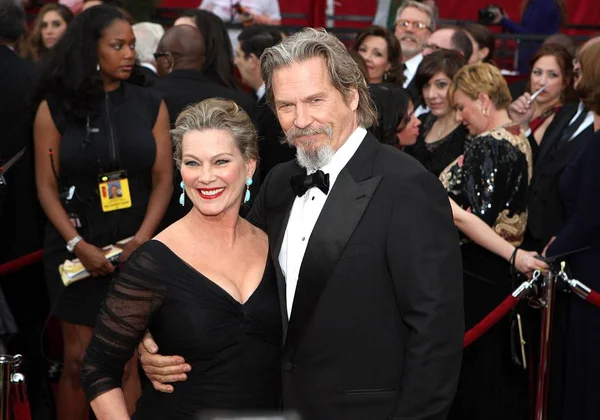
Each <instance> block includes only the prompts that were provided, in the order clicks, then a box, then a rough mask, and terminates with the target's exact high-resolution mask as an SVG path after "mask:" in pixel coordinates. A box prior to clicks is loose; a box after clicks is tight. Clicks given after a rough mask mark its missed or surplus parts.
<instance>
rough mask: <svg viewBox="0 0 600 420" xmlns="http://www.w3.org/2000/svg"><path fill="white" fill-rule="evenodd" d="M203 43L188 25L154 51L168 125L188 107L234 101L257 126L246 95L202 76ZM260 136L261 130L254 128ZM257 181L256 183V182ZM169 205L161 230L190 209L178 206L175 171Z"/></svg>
mask: <svg viewBox="0 0 600 420" xmlns="http://www.w3.org/2000/svg"><path fill="white" fill-rule="evenodd" d="M204 51H205V49H204V39H203V38H202V34H201V33H200V31H199V30H198V29H196V28H195V27H193V26H190V25H179V26H173V27H172V28H170V29H169V30H167V31H166V32H165V35H164V36H163V37H162V39H161V40H160V42H159V44H158V48H157V50H156V59H157V68H158V73H159V75H160V76H161V78H160V79H158V80H157V81H156V83H155V84H154V86H153V87H152V89H153V90H154V91H156V92H157V93H158V94H159V95H161V96H162V97H163V99H164V101H165V104H166V105H167V109H168V110H169V117H170V119H171V125H172V126H173V125H174V124H175V120H176V119H177V117H178V116H179V114H180V113H181V111H183V110H184V108H186V107H187V106H188V105H190V104H194V103H197V102H200V101H203V100H204V99H208V98H226V99H231V100H233V101H235V103H237V104H238V105H239V106H240V107H241V108H242V109H244V110H245V111H246V112H247V113H248V115H250V118H251V119H252V120H253V121H254V123H255V125H258V117H257V110H256V106H255V104H254V103H253V101H252V99H250V98H249V97H248V96H247V95H244V94H243V93H242V92H237V91H234V90H231V89H228V88H226V87H224V86H221V85H218V84H216V83H215V82H213V81H212V80H210V79H209V78H207V77H206V76H204V75H203V74H202V68H203V64H204ZM257 130H258V132H259V133H260V132H261V129H260V127H257ZM255 181H257V179H255ZM173 182H174V190H173V197H172V199H171V203H170V204H169V207H168V208H167V212H166V214H165V217H164V218H163V227H166V226H168V225H170V224H171V223H173V222H175V221H177V220H179V219H180V218H181V217H183V216H184V215H186V214H187V212H188V211H189V210H190V209H191V203H190V201H189V200H187V203H186V206H183V207H182V206H181V205H180V204H179V196H180V194H181V192H182V191H181V188H180V183H181V175H180V174H179V171H175V174H174V177H173ZM259 187H260V182H254V184H253V185H252V187H251V193H252V194H251V195H252V196H253V197H255V196H256V194H257V193H258V189H259Z"/></svg>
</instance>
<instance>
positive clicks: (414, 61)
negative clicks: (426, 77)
mask: <svg viewBox="0 0 600 420" xmlns="http://www.w3.org/2000/svg"><path fill="white" fill-rule="evenodd" d="M421 61H423V54H417V55H415V56H414V57H413V58H411V59H410V60H408V61H406V62H405V63H404V64H405V65H406V68H405V69H404V77H406V80H405V81H404V83H403V84H402V87H403V88H404V89H406V88H407V87H408V85H409V84H410V82H412V79H413V78H414V77H415V74H417V69H418V68H419V64H421Z"/></svg>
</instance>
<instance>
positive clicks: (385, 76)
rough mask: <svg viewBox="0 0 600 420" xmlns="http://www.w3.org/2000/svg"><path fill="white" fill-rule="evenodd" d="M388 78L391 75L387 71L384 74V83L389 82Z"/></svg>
mask: <svg viewBox="0 0 600 420" xmlns="http://www.w3.org/2000/svg"><path fill="white" fill-rule="evenodd" d="M388 77H389V74H388V72H387V71H386V72H385V73H383V81H384V82H386V81H387V79H388Z"/></svg>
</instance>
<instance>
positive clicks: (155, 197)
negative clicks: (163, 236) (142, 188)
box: [135, 176, 173, 242]
mask: <svg viewBox="0 0 600 420" xmlns="http://www.w3.org/2000/svg"><path fill="white" fill-rule="evenodd" d="M172 194H173V181H172V178H171V177H169V176H160V177H159V179H158V180H157V182H156V184H155V185H154V186H153V188H152V193H150V199H149V201H148V207H147V209H146V216H145V217H144V221H143V222H142V224H141V225H140V228H139V229H138V231H137V233H136V235H135V236H136V239H138V240H139V241H140V242H145V241H147V240H149V239H150V238H152V237H153V236H154V234H155V233H156V229H157V228H158V225H159V223H160V222H161V221H162V218H163V217H164V215H165V212H166V210H167V206H168V205H169V202H170V200H171V195H172Z"/></svg>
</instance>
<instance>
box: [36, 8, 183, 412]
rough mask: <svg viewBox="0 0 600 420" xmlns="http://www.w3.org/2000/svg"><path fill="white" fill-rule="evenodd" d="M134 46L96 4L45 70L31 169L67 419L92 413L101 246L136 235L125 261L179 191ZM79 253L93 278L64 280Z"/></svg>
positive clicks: (160, 115)
mask: <svg viewBox="0 0 600 420" xmlns="http://www.w3.org/2000/svg"><path fill="white" fill-rule="evenodd" d="M134 47H135V37H134V35H133V30H132V28H131V25H130V24H129V22H128V21H127V20H126V18H125V17H124V16H123V15H122V14H121V13H120V12H119V11H118V10H117V9H115V8H113V7H110V6H96V7H93V8H90V9H89V10H87V11H85V12H84V13H82V14H81V15H79V16H78V17H77V18H75V20H73V22H72V23H71V25H69V28H68V29H67V31H66V32H65V34H64V36H63V37H62V38H61V40H60V41H59V42H58V44H56V46H55V47H54V48H53V49H52V50H50V51H49V52H48V57H47V60H46V62H45V64H44V67H43V68H42V70H41V71H40V74H41V75H42V76H41V81H40V83H39V88H38V92H37V95H38V99H39V101H40V105H39V108H38V110H37V114H36V117H35V124H34V143H35V168H36V184H37V190H38V196H39V199H40V203H41V205H42V208H43V210H44V212H45V213H46V216H47V217H48V220H49V223H48V224H47V227H46V232H45V235H44V248H43V249H44V270H45V277H46V283H47V286H48V291H49V293H50V297H51V300H52V302H51V308H52V313H53V315H54V316H56V317H57V318H59V319H60V320H61V330H62V335H63V342H64V346H63V348H64V365H63V370H62V375H61V378H60V381H59V383H58V392H57V411H58V415H57V418H59V419H61V420H83V419H86V418H87V413H88V411H89V410H88V404H87V401H86V398H85V395H84V393H83V390H82V389H81V385H80V382H81V363H82V359H83V352H84V350H85V348H86V347H87V345H88V343H89V340H90V338H91V335H92V331H93V327H94V325H95V323H96V317H97V315H98V311H99V309H100V303H101V302H102V300H103V299H104V297H105V296H106V293H107V291H108V286H109V284H110V282H111V280H112V275H113V272H114V266H113V265H112V264H111V263H110V262H108V260H107V259H106V258H105V256H104V253H103V252H102V250H101V248H102V247H104V246H107V245H110V244H114V243H115V242H117V241H120V240H123V239H126V238H130V237H131V238H132V239H131V240H130V241H129V242H128V243H127V245H125V247H124V250H123V253H122V254H121V256H120V258H119V262H124V261H126V260H127V258H128V257H129V255H130V254H131V253H132V252H133V251H134V250H135V249H136V248H137V247H138V246H140V245H141V244H142V243H144V242H145V241H147V240H149V239H150V238H151V237H152V236H153V235H154V233H155V230H156V229H157V227H158V224H159V222H160V220H161V219H162V217H163V215H164V212H165V210H166V208H167V204H168V200H169V197H170V196H171V193H172V189H173V187H172V173H173V172H172V171H173V170H172V161H171V144H170V140H169V116H168V112H167V108H166V106H165V104H164V103H163V102H162V100H161V99H160V98H158V97H156V96H154V95H153V94H151V93H150V92H148V91H146V90H144V89H143V88H141V87H138V86H134V85H132V84H129V83H127V82H126V80H127V79H128V78H129V76H130V75H131V71H132V70H133V65H134V62H135V49H134ZM107 174H119V175H118V177H119V180H118V185H120V187H121V189H120V191H121V197H119V199H118V200H116V199H115V198H113V199H110V198H109V194H108V190H109V189H110V184H109V183H107V182H104V183H103V182H101V179H102V178H103V177H104V176H106V177H107V178H108V175H107ZM111 176H112V175H111ZM115 182H117V181H115ZM126 184H128V188H126ZM125 195H127V197H125ZM103 198H104V199H103ZM112 203H122V204H123V206H122V207H119V206H117V205H115V206H113V204H112ZM74 258H78V259H79V260H80V261H81V263H82V264H83V266H84V267H85V268H86V270H87V271H88V272H89V273H90V274H91V278H86V279H83V280H80V281H78V282H75V283H73V284H71V285H69V286H68V287H65V286H64V285H63V282H62V280H61V276H60V274H59V271H58V267H59V265H60V264H62V263H63V262H64V261H65V260H67V259H68V260H72V259H74ZM130 356H131V355H130ZM122 376H123V378H124V382H123V387H124V389H125V390H126V394H125V395H126V397H127V398H126V401H127V405H128V408H129V411H130V412H133V410H134V407H135V401H136V400H137V398H138V397H139V393H140V391H141V390H140V384H139V378H138V376H137V365H136V360H132V362H131V363H130V364H129V365H128V367H127V369H126V370H125V374H124V375H122Z"/></svg>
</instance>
